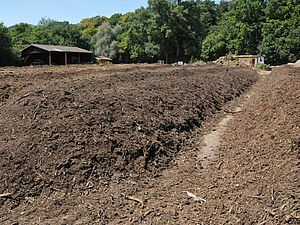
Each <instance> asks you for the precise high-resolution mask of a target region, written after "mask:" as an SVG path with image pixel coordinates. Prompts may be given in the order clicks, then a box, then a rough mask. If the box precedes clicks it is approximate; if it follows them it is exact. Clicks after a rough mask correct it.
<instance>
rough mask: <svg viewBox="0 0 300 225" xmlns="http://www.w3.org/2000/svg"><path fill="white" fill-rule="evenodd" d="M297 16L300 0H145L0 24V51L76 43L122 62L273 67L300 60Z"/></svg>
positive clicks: (299, 35) (299, 17)
mask: <svg viewBox="0 0 300 225" xmlns="http://www.w3.org/2000/svg"><path fill="white" fill-rule="evenodd" d="M299 21H300V4H299V0H231V1H225V0H221V1H220V3H218V4H216V3H215V2H214V1H212V0H185V1H183V0H180V1H179V0H148V7H146V8H144V7H141V8H139V9H137V10H135V11H134V12H128V13H125V14H121V13H115V14H113V15H112V16H111V17H110V18H107V17H105V16H95V17H90V18H85V19H83V20H81V21H80V23H78V24H70V23H69V22H68V21H63V22H59V21H55V20H52V19H49V18H42V19H41V20H40V21H39V23H38V25H36V26H33V25H30V24H26V23H20V24H16V25H14V26H12V27H9V28H6V27H4V25H3V24H1V26H0V27H1V36H0V37H1V49H5V50H3V51H2V53H1V54H2V55H3V54H4V52H6V53H5V54H8V52H10V54H11V52H12V51H13V52H14V53H18V52H20V51H21V50H22V49H23V48H24V47H26V46H27V45H29V44H31V43H36V44H52V45H66V46H77V47H81V48H85V49H89V50H92V51H94V53H95V54H96V55H99V54H101V55H104V56H109V57H112V58H113V59H114V61H115V62H120V63H132V62H155V61H157V60H158V59H163V60H165V61H166V62H169V63H170V62H174V61H178V60H180V61H190V60H196V59H197V60H205V61H209V60H215V59H217V58H218V57H220V56H223V55H226V54H260V55H263V56H265V57H266V58H265V61H266V62H267V63H270V64H272V65H276V64H282V63H287V62H294V61H296V60H298V59H299V58H300V56H299V54H300V47H299V45H300V24H299V23H300V22H299ZM1 60H2V61H1V62H0V64H1V65H4V64H5V65H6V64H7V60H5V63H4V61H3V60H4V58H2V59H1Z"/></svg>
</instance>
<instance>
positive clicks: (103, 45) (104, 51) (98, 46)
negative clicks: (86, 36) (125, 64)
mask: <svg viewBox="0 0 300 225" xmlns="http://www.w3.org/2000/svg"><path fill="white" fill-rule="evenodd" d="M121 31H122V29H121V26H120V25H116V26H115V27H114V28H112V27H111V26H110V24H109V23H103V24H102V25H101V26H100V27H99V30H98V32H97V34H96V36H95V37H94V43H95V44H94V48H95V54H96V55H98V56H106V57H110V58H115V57H116V55H117V52H118V44H117V42H116V37H117V36H118V35H119V34H120V33H121Z"/></svg>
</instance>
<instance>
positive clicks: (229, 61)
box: [214, 56, 246, 67]
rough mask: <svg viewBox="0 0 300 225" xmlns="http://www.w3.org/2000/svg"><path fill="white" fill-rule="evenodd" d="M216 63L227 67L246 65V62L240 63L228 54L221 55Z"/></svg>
mask: <svg viewBox="0 0 300 225" xmlns="http://www.w3.org/2000/svg"><path fill="white" fill-rule="evenodd" d="M214 63H216V64H218V65H221V66H226V67H246V65H245V64H244V63H240V62H239V61H237V60H233V58H232V59H231V58H228V57H227V56H222V57H220V58H219V59H217V60H216V61H214Z"/></svg>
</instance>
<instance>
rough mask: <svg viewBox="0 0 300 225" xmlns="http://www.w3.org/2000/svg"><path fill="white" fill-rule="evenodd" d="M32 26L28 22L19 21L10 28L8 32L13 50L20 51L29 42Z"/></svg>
mask: <svg viewBox="0 0 300 225" xmlns="http://www.w3.org/2000/svg"><path fill="white" fill-rule="evenodd" d="M32 27H33V26H32V25H30V24H26V23H20V24H17V25H15V26H13V27H11V28H10V31H9V34H10V36H11V41H12V45H13V50H14V51H15V52H20V51H21V50H22V49H23V48H25V47H26V46H28V45H29V44H31V43H30V41H31V40H30V37H31V32H32Z"/></svg>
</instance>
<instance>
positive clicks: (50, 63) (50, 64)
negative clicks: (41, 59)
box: [49, 52, 52, 66]
mask: <svg viewBox="0 0 300 225" xmlns="http://www.w3.org/2000/svg"><path fill="white" fill-rule="evenodd" d="M51 61H52V60H51V52H49V66H52V62H51Z"/></svg>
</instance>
